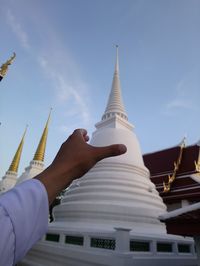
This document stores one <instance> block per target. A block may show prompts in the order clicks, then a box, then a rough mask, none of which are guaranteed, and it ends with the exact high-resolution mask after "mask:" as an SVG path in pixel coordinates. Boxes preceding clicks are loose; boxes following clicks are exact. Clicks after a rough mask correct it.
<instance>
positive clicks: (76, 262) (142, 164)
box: [19, 49, 199, 266]
mask: <svg viewBox="0 0 200 266" xmlns="http://www.w3.org/2000/svg"><path fill="white" fill-rule="evenodd" d="M90 143H91V145H94V146H105V145H110V144H114V143H124V144H125V145H126V146H127V153H125V154H123V155H121V156H118V157H111V158H106V159H104V160H102V161H100V162H98V163H97V164H96V165H95V166H94V167H93V168H92V169H91V170H90V171H89V172H88V173H87V174H85V175H84V176H83V177H82V178H80V179H78V180H76V181H74V182H73V183H72V184H71V185H70V187H69V188H68V189H67V190H66V193H65V195H64V198H63V199H62V202H61V204H60V205H58V206H56V207H55V208H54V221H53V222H52V223H50V224H49V228H48V232H47V234H46V235H45V236H44V237H43V238H42V240H41V241H40V242H38V243H37V244H36V245H35V246H34V247H33V248H32V250H31V251H30V252H29V253H28V254H27V256H26V257H25V258H24V259H23V260H22V262H21V263H20V264H19V265H21V266H25V265H26V266H27V265H30V266H31V265H32V266H33V265H34V266H41V265H43V266H45V265H46V266H47V265H48V266H55V265H56V266H64V265H67V266H89V265H91V266H122V265H123V266H130V265H135V266H160V265H162V266H168V265H170V264H171V265H173V266H196V265H197V256H196V252H195V247H194V241H193V239H192V238H188V237H182V236H178V235H172V234H168V233H167V230H166V225H165V223H164V222H163V220H164V219H165V218H164V217H165V215H167V214H168V212H167V207H168V208H170V204H171V208H175V205H176V204H177V202H176V201H168V197H169V195H170V193H171V195H172V196H173V193H177V192H178V191H177V190H178V188H176V186H175V185H176V182H180V183H181V178H180V180H178V176H179V173H183V172H184V171H185V168H184V169H182V168H181V167H182V166H181V163H183V160H184V158H185V154H186V153H185V151H186V148H185V144H184V142H182V143H181V144H180V145H179V146H177V147H175V148H172V152H171V151H167V152H166V154H169V157H170V160H164V162H163V161H162V162H161V160H160V156H158V155H157V154H156V153H155V155H154V154H153V153H152V156H150V155H144V157H143V156H142V153H141V150H140V144H139V141H138V139H137V136H136V134H135V132H134V126H133V125H132V124H131V123H130V122H129V121H128V115H127V113H126V110H125V107H124V104H123V100H122V94H121V86H120V78H119V59H118V49H117V56H116V64H115V70H114V76H113V82H112V87H111V92H110V96H109V99H108V103H107V106H106V109H105V112H104V113H103V116H102V119H101V121H100V122H98V123H97V124H96V131H95V132H94V133H93V135H92V139H91V142H90ZM169 150H170V149H169ZM170 152H171V153H170ZM195 158H196V157H195ZM163 159H164V158H163ZM159 160H160V161H159ZM198 163H199V161H196V164H197V165H198ZM148 168H149V169H148ZM181 169H182V170H181ZM149 170H150V171H149ZM181 171H182V172H181ZM185 174H186V175H187V173H185ZM193 174H194V175H195V173H193ZM161 175H162V177H163V179H162V178H161ZM191 175H192V173H190V174H189V176H188V178H190V176H191ZM163 180H164V184H163ZM188 180H189V179H188ZM191 180H194V179H191ZM191 182H192V181H191ZM191 182H190V181H189V183H188V184H187V185H188V186H189V185H190V183H191ZM182 186H185V185H184V184H182ZM173 189H174V192H172V191H173ZM186 191H187V189H186ZM179 195H180V199H181V193H179ZM181 200H182V199H181ZM183 200H184V199H183ZM186 200H188V201H189V198H186ZM178 204H179V203H178ZM181 204H184V202H182V201H181ZM168 205H169V206H168ZM161 217H162V218H161Z"/></svg>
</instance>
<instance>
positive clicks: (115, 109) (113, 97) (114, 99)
mask: <svg viewBox="0 0 200 266" xmlns="http://www.w3.org/2000/svg"><path fill="white" fill-rule="evenodd" d="M116 115H118V116H120V117H122V118H124V119H126V120H128V118H127V114H126V111H125V108H124V104H123V100H122V95H121V85H120V78H119V53H118V45H116V63H115V71H114V76H113V82H112V88H111V92H110V96H109V99H108V103H107V107H106V110H105V112H104V115H103V117H102V120H105V119H107V118H109V117H112V116H116Z"/></svg>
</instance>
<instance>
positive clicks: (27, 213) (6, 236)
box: [0, 179, 49, 266]
mask: <svg viewBox="0 0 200 266" xmlns="http://www.w3.org/2000/svg"><path fill="white" fill-rule="evenodd" d="M48 213H49V205H48V197H47V192H46V189H45V187H44V185H43V184H42V183H41V182H40V181H39V180H37V179H31V180H28V181H25V182H22V183H21V184H19V185H17V186H16V187H14V188H13V189H11V190H9V191H8V192H6V193H5V194H3V195H1V196H0V232H1V233H0V266H10V265H13V264H15V263H17V262H18V261H19V260H21V259H22V258H23V257H24V256H25V254H26V253H27V251H28V250H29V249H30V248H31V247H32V246H33V245H34V244H35V243H36V242H37V241H38V240H39V239H40V238H41V237H42V236H43V235H44V234H45V233H46V231H47V226H48Z"/></svg>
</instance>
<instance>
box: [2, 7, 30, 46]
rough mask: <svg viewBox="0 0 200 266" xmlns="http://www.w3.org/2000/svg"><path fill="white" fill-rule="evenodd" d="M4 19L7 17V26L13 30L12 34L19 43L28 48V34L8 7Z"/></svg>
mask: <svg viewBox="0 0 200 266" xmlns="http://www.w3.org/2000/svg"><path fill="white" fill-rule="evenodd" d="M6 19H7V23H8V24H9V26H10V27H11V29H12V30H13V32H14V34H15V35H16V37H17V38H18V40H19V42H20V43H21V45H22V46H23V47H24V48H25V49H29V48H30V45H29V41H28V36H27V34H26V32H25V30H24V29H23V28H22V26H21V24H20V23H19V22H18V21H17V19H16V17H15V16H14V14H13V13H12V11H11V10H10V9H8V10H7V13H6Z"/></svg>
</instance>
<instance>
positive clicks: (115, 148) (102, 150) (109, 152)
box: [93, 144, 127, 161]
mask: <svg viewBox="0 0 200 266" xmlns="http://www.w3.org/2000/svg"><path fill="white" fill-rule="evenodd" d="M93 148H94V154H95V157H96V159H97V161H100V160H102V159H104V158H107V157H112V156H118V155H122V154H124V153H125V152H126V151H127V148H126V146H125V145H124V144H113V145H110V146H105V147H93Z"/></svg>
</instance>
